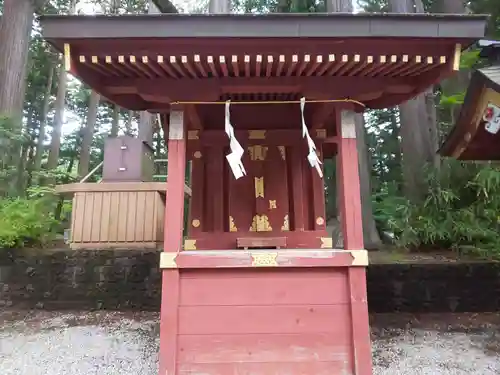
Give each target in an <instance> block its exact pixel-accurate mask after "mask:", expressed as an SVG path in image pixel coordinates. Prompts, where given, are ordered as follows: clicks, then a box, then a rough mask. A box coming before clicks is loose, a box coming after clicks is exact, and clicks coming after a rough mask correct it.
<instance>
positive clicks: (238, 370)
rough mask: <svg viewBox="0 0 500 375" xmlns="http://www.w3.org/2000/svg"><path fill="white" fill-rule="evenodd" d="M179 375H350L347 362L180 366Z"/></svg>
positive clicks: (350, 371)
mask: <svg viewBox="0 0 500 375" xmlns="http://www.w3.org/2000/svg"><path fill="white" fill-rule="evenodd" d="M178 374H179V375H351V374H353V373H352V370H351V368H350V365H349V363H347V362H341V361H337V362H299V363H297V362H288V363H273V362H267V363H266V362H262V363H244V362H243V363H217V364H215V363H214V364H185V363H183V364H180V365H179V372H178Z"/></svg>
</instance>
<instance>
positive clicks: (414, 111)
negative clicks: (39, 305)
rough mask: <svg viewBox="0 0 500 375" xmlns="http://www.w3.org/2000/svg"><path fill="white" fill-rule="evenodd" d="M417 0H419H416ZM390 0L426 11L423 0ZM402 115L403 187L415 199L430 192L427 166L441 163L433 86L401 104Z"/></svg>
mask: <svg viewBox="0 0 500 375" xmlns="http://www.w3.org/2000/svg"><path fill="white" fill-rule="evenodd" d="M414 1H415V2H414ZM414 1H413V0H407V1H401V0H389V9H390V11H391V12H393V13H414V12H415V11H417V10H418V11H423V4H422V2H421V1H420V0H414ZM399 111H400V117H401V150H402V154H403V155H402V170H403V189H404V193H405V196H406V197H407V198H408V199H410V200H411V201H413V202H415V203H419V202H421V200H422V199H423V198H424V197H425V195H426V193H427V184H426V181H425V169H426V166H427V165H431V166H434V167H438V166H439V158H438V155H437V154H436V151H437V149H438V136H437V124H436V117H437V116H436V105H435V102H434V94H433V90H432V89H430V90H428V91H427V92H426V93H424V94H421V95H419V96H417V97H415V98H413V99H411V100H409V101H408V102H406V103H403V104H402V105H400V106H399Z"/></svg>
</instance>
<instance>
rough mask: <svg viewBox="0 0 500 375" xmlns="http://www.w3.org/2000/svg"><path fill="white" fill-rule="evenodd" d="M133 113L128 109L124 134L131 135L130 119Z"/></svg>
mask: <svg viewBox="0 0 500 375" xmlns="http://www.w3.org/2000/svg"><path fill="white" fill-rule="evenodd" d="M134 115H135V113H134V111H128V117H127V121H126V122H125V135H132V119H133V118H134Z"/></svg>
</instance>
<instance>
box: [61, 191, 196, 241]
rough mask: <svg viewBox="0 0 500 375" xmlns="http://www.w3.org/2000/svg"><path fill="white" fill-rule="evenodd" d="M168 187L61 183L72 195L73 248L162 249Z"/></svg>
mask: <svg viewBox="0 0 500 375" xmlns="http://www.w3.org/2000/svg"><path fill="white" fill-rule="evenodd" d="M166 189H167V184H166V183H164V182H120V183H95V184H93V183H82V184H68V185H60V186H58V187H57V188H56V192H58V193H60V194H63V195H70V196H72V197H73V211H72V215H71V236H70V240H69V242H70V248H71V249H75V250H76V249H116V248H124V249H131V248H140V249H151V248H159V247H160V246H161V244H162V243H163V224H164V214H165V191H166ZM188 189H189V188H188ZM186 192H187V193H189V194H190V192H191V190H190V189H189V190H187V189H186Z"/></svg>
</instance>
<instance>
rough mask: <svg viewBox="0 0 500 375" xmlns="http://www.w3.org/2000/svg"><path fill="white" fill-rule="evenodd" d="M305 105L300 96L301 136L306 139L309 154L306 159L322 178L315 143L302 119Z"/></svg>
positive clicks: (303, 99) (304, 100) (304, 99)
mask: <svg viewBox="0 0 500 375" xmlns="http://www.w3.org/2000/svg"><path fill="white" fill-rule="evenodd" d="M305 105H306V98H300V116H301V118H302V137H304V138H305V139H306V140H307V147H308V148H309V154H307V160H308V161H309V164H310V165H311V167H312V168H315V169H316V171H317V172H318V174H319V177H321V178H323V171H322V170H321V161H320V160H319V158H318V154H316V145H315V144H314V141H313V140H312V139H311V136H310V135H309V131H308V130H307V126H306V121H305V120H304V107H305Z"/></svg>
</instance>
